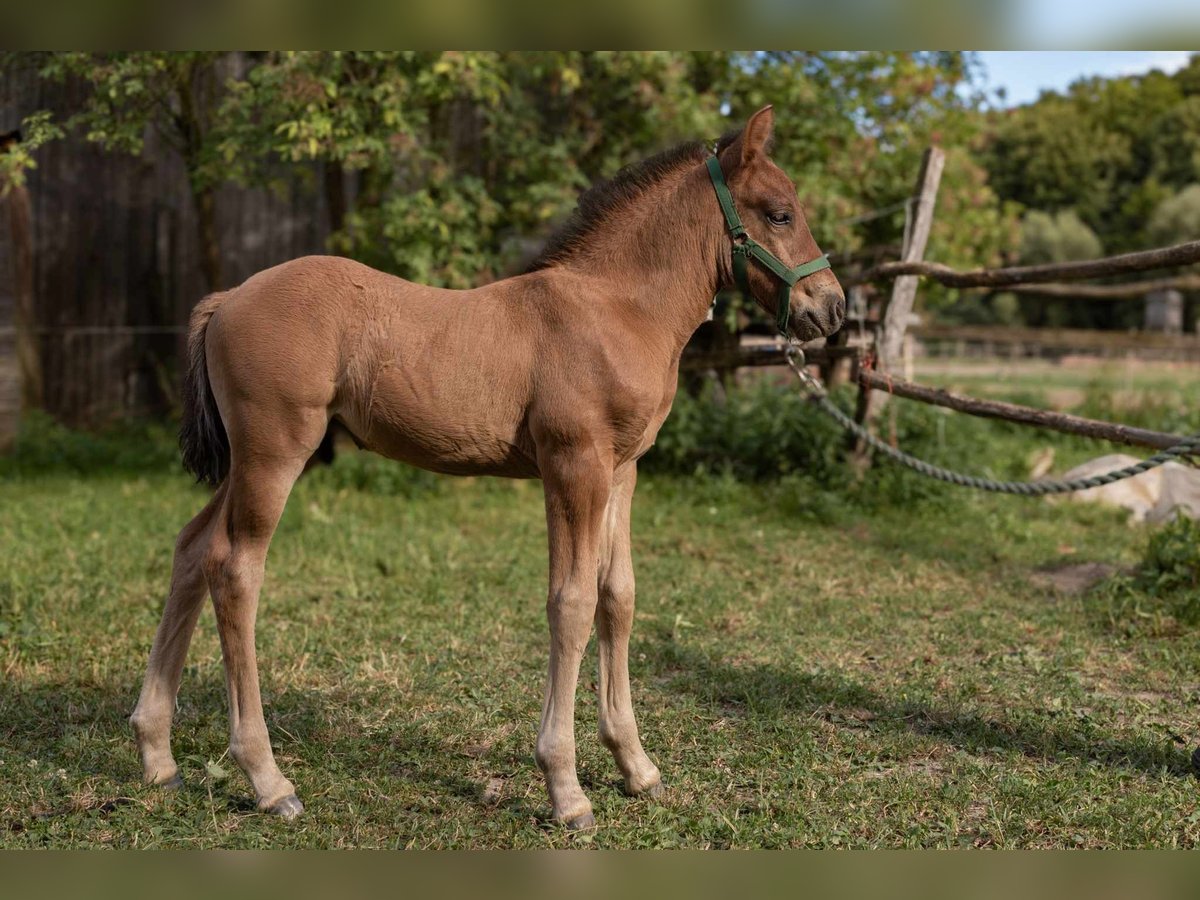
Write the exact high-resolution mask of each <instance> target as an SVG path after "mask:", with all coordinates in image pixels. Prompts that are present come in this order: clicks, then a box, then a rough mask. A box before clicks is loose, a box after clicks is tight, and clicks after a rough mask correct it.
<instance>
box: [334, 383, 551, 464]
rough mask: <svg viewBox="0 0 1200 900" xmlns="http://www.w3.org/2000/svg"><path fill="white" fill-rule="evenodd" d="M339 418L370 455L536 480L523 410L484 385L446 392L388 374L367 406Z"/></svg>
mask: <svg viewBox="0 0 1200 900" xmlns="http://www.w3.org/2000/svg"><path fill="white" fill-rule="evenodd" d="M339 418H341V419H342V421H343V422H344V423H345V425H346V427H347V428H349V429H350V431H351V433H352V434H354V436H355V437H356V438H357V439H358V441H359V442H360V443H361V444H362V445H363V446H364V447H366V448H367V449H368V450H373V451H374V452H376V453H379V454H381V455H382V456H386V457H388V458H389V459H396V460H400V461H401V462H405V463H408V464H410V465H414V466H418V467H420V468H422V469H428V470H430V471H432V472H441V473H444V474H447V475H499V476H504V477H508V478H537V477H539V472H538V468H537V462H536V459H535V457H534V454H533V450H532V442H530V441H529V440H528V435H527V432H526V430H525V426H524V412H523V410H522V409H521V408H520V407H519V406H518V405H517V404H516V403H515V402H512V401H510V400H507V399H506V398H503V397H500V396H497V395H496V394H495V393H494V392H492V391H489V390H488V389H487V387H486V386H485V385H482V384H477V385H475V386H474V389H467V390H464V389H463V388H462V386H461V385H459V386H458V388H457V390H455V391H454V392H451V391H449V390H447V389H445V388H442V387H441V386H439V385H438V384H431V383H420V382H419V381H418V380H417V379H415V378H414V377H413V373H411V372H404V371H399V370H385V371H384V372H383V373H381V374H380V375H379V376H378V377H377V379H376V381H375V385H374V391H373V392H372V395H371V400H370V406H369V408H368V409H365V410H361V411H359V412H357V413H355V412H346V411H344V412H340V413H339Z"/></svg>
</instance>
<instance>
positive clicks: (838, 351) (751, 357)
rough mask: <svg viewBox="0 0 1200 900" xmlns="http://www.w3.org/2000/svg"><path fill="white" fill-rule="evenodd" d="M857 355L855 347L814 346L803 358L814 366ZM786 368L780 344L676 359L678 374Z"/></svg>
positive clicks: (695, 354)
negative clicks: (762, 367) (769, 367)
mask: <svg viewBox="0 0 1200 900" xmlns="http://www.w3.org/2000/svg"><path fill="white" fill-rule="evenodd" d="M858 352H859V351H858V348H856V347H813V348H812V349H811V350H805V351H804V357H805V359H806V360H807V361H808V362H809V363H813V364H817V363H823V362H826V361H828V360H832V359H853V358H854V357H856V356H857V355H858ZM785 365H787V356H786V353H785V348H784V346H783V345H782V344H763V345H761V346H748V347H735V348H733V349H732V350H723V351H711V352H697V351H692V350H689V351H687V352H685V353H684V354H683V357H682V358H681V359H680V360H679V371H680V372H696V371H704V370H708V369H715V370H716V371H718V372H726V371H731V370H733V369H747V368H758V367H761V366H785Z"/></svg>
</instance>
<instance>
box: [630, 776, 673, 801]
mask: <svg viewBox="0 0 1200 900" xmlns="http://www.w3.org/2000/svg"><path fill="white" fill-rule="evenodd" d="M666 791H667V789H666V786H665V785H663V783H662V779H661V778H660V779H659V780H658V781H656V782H654V784H652V785H650V786H649V787H644V788H642V789H641V790H639V791H635V790H631V789H630V787H629V785H625V796H627V797H646V798H648V799H650V800H657V799H658V798H659V797H661V796H662V795H663V794H665V793H666Z"/></svg>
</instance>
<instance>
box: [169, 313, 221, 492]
mask: <svg viewBox="0 0 1200 900" xmlns="http://www.w3.org/2000/svg"><path fill="white" fill-rule="evenodd" d="M225 296H226V295H225V294H223V293H219V294H209V295H208V296H207V297H205V298H204V299H203V300H201V301H200V302H199V303H197V304H196V307H195V309H193V310H192V318H191V322H190V323H189V325H188V359H187V369H185V370H184V373H183V423H182V424H181V425H180V427H179V449H180V450H182V451H183V466H184V468H185V469H187V470H188V471H189V472H191V473H192V474H193V475H195V476H196V480H197V481H202V482H204V483H205V484H211V485H213V486H214V487H216V486H217V485H218V484H220V483H221V481H222V480H224V478H225V476H226V475H227V474H228V473H229V436H228V435H227V434H226V433H225V424H224V423H223V422H222V421H221V411H220V410H219V409H217V399H216V397H214V396H213V392H212V386H211V385H210V384H209V382H208V364H207V362H205V357H204V334H205V332H206V331H208V322H209V320H210V319H211V318H212V317H213V313H215V312H216V311H217V307H219V306H220V305H221V301H223V300H224V299H225Z"/></svg>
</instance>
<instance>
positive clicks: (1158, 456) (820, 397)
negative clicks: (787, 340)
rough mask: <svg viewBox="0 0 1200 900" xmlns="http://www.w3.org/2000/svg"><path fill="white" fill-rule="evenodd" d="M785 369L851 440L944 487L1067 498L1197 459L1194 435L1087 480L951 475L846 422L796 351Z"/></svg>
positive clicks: (1199, 443)
mask: <svg viewBox="0 0 1200 900" xmlns="http://www.w3.org/2000/svg"><path fill="white" fill-rule="evenodd" d="M788 365H790V366H791V367H792V371H794V372H795V373H796V377H797V378H799V379H800V383H801V385H803V386H804V388H805V389H806V390H807V392H808V398H809V399H810V400H811V401H812V402H814V403H815V404H816V405H817V406H818V407H819V408H820V409H821V410H822V411H824V412H825V413H826V414H827V415H829V416H831V417H832V418H833V419H834V420H835V421H837V423H838V424H839V425H841V426H842V428H844V429H845V430H846V431H849V432H850V433H851V434H853V435H854V436H855V437H857V438H859V439H860V440H862V441H864V442H865V443H866V444H867V445H868V446H869V447H871V448H872V449H873V450H876V451H877V452H879V453H882V454H883V455H884V456H885V457H887V458H888V459H890V460H892V461H893V462H897V463H899V464H900V465H902V466H907V467H908V468H910V469H912V470H913V471H914V472H919V473H920V474H922V475H925V476H927V477H929V478H934V479H937V480H938V481H944V482H946V483H947V484H957V485H959V486H961V487H970V488H976V489H977V490H981V491H991V492H993V493H997V494H1017V495H1019V496H1023V497H1043V496H1046V495H1047V494H1069V493H1073V492H1075V491H1086V490H1087V489H1088V488H1095V487H1103V486H1104V485H1106V484H1112V483H1113V482H1114V481H1123V480H1124V479H1126V478H1132V477H1133V476H1134V475H1140V474H1142V473H1143V472H1148V471H1149V470H1150V469H1154V468H1157V467H1158V466H1161V465H1162V464H1163V463H1166V462H1170V461H1171V460H1173V459H1177V458H1179V457H1181V456H1193V455H1200V434H1194V435H1192V436H1191V437H1186V438H1184V439H1183V440H1181V441H1180V442H1179V443H1178V444H1176V445H1175V446H1173V447H1168V448H1167V449H1166V450H1163V451H1161V452H1159V453H1155V454H1154V455H1153V456H1151V457H1150V458H1148V459H1144V460H1142V461H1141V462H1139V463H1137V464H1135V465H1132V466H1126V467H1125V468H1123V469H1114V470H1113V471H1112V472H1106V473H1105V474H1103V475H1093V476H1092V477H1090V478H1075V479H1072V480H1071V481H994V480H992V479H991V478H980V477H979V476H977V475H965V474H963V473H962V472H955V471H952V470H951V469H944V468H942V467H941V466H935V465H933V463H928V462H925V461H924V460H922V459H917V458H916V457H915V456H912V455H910V454H908V453H905V452H904V451H903V450H898V449H897V448H895V447H893V446H891V445H890V444H888V443H886V442H884V441H881V440H880V439H879V438H877V437H876V436H875V435H873V434H871V432H870V431H868V430H867V429H866V428H864V427H863V426H862V425H860V424H858V423H857V422H855V421H854V420H853V419H852V418H850V416H848V415H846V414H845V413H844V412H842V411H841V410H840V409H838V408H837V406H836V405H835V404H834V403H833V401H832V400H830V399H829V395H828V394H827V393H826V391H825V389H824V387H822V386H821V384H820V383H819V382H818V381H817V380H816V379H815V378H813V376H812V375H810V374H809V373H808V372H807V371H806V370H805V369H804V356H803V354H802V353H801V352H799V348H796V352H792V351H791V350H789V352H788Z"/></svg>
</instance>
